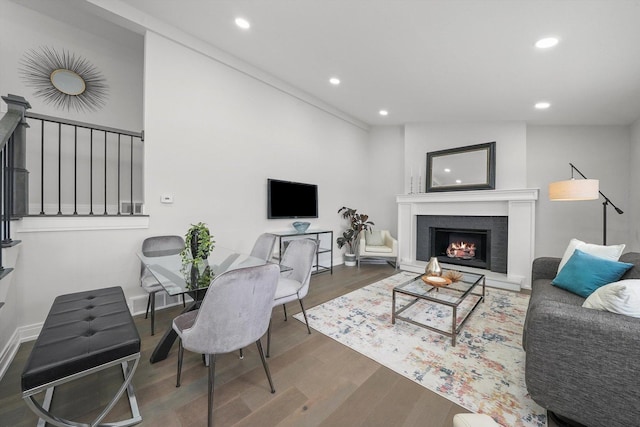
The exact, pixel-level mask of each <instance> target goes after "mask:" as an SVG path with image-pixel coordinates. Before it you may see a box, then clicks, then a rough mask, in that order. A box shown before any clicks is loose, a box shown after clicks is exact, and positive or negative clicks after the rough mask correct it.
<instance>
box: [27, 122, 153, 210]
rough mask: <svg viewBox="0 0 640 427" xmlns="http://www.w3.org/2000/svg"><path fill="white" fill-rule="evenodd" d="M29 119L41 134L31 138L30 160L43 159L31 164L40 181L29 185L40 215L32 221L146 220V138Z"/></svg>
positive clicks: (79, 124)
mask: <svg viewBox="0 0 640 427" xmlns="http://www.w3.org/2000/svg"><path fill="white" fill-rule="evenodd" d="M26 117H27V118H28V119H29V123H30V124H31V125H33V126H32V129H33V130H35V131H36V132H35V133H36V134H37V136H35V135H31V136H30V138H29V154H30V156H33V154H36V153H37V154H38V156H37V157H39V162H35V161H34V160H35V159H33V158H31V159H30V161H29V164H30V165H31V166H36V169H33V168H32V169H31V171H32V175H34V176H36V177H38V178H37V179H35V180H34V179H33V178H32V180H31V184H32V185H33V186H34V187H36V189H38V187H39V193H40V194H39V202H38V205H39V206H38V208H37V211H38V212H37V213H36V212H31V211H33V210H34V208H32V209H31V210H30V211H29V215H56V216H86V215H89V216H91V215H101V216H113V215H116V216H118V215H123V214H124V215H142V214H143V212H142V204H143V200H142V173H141V171H142V159H143V155H142V144H143V142H144V138H143V135H144V134H143V132H132V131H127V130H124V129H116V128H111V127H106V126H99V125H94V124H89V123H84V122H79V121H75V120H67V119H61V118H57V117H50V116H45V115H42V114H34V113H27V114H26ZM34 145H36V146H38V147H39V148H38V149H36V148H35V147H34ZM37 163H39V165H38V164H37ZM38 166H39V167H38ZM38 169H39V170H38ZM136 193H137V194H136Z"/></svg>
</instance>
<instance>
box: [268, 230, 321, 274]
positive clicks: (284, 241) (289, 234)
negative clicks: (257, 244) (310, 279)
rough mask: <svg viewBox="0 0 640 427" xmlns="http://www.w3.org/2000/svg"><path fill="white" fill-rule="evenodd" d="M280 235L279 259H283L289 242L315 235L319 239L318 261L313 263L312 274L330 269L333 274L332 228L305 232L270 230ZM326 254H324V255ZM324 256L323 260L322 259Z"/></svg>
mask: <svg viewBox="0 0 640 427" xmlns="http://www.w3.org/2000/svg"><path fill="white" fill-rule="evenodd" d="M270 233H271V234H273V235H275V236H277V237H278V260H281V259H282V254H283V253H284V250H285V248H286V246H287V245H288V242H290V241H291V240H294V239H299V238H300V237H309V236H315V240H317V241H318V252H316V261H315V264H314V265H313V271H312V272H311V274H318V273H322V272H323V271H330V272H331V274H333V231H332V230H307V231H305V232H303V233H299V232H297V231H277V232H270ZM323 254H324V255H325V256H322V255H323ZM326 254H328V256H329V260H328V261H326V260H325V259H324V258H326ZM321 256H322V260H321V259H320V258H321Z"/></svg>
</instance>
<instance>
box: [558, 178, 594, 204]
mask: <svg viewBox="0 0 640 427" xmlns="http://www.w3.org/2000/svg"><path fill="white" fill-rule="evenodd" d="M599 196H600V193H599V181H598V180H597V179H569V180H567V181H557V182H552V183H551V184H549V200H555V201H564V200H595V199H597V198H598V197H599Z"/></svg>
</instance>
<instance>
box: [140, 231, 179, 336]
mask: <svg viewBox="0 0 640 427" xmlns="http://www.w3.org/2000/svg"><path fill="white" fill-rule="evenodd" d="M182 249H184V239H183V238H182V237H181V236H153V237H147V238H146V239H144V241H143V242H142V255H144V256H146V257H153V256H154V252H155V253H159V252H162V253H163V254H164V255H167V254H170V253H176V254H177V253H180V251H181V250H182ZM140 286H142V289H144V290H145V291H146V292H147V293H148V294H149V298H148V299H147V310H146V312H145V314H144V318H145V319H146V318H147V317H148V316H149V309H151V335H154V334H155V321H156V320H155V319H156V293H158V292H159V291H162V290H164V289H163V288H162V285H161V284H160V283H158V281H157V280H156V278H155V277H153V274H151V272H150V271H149V270H148V269H147V268H146V267H145V266H144V264H141V265H140ZM182 303H183V304H184V295H182Z"/></svg>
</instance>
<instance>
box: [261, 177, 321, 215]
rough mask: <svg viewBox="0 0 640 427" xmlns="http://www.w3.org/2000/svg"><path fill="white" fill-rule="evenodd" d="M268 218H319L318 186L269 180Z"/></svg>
mask: <svg viewBox="0 0 640 427" xmlns="http://www.w3.org/2000/svg"><path fill="white" fill-rule="evenodd" d="M267 193H268V197H267V218H269V219H276V218H317V217H318V186H317V185H314V184H303V183H301V182H290V181H279V180H277V179H269V180H267Z"/></svg>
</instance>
